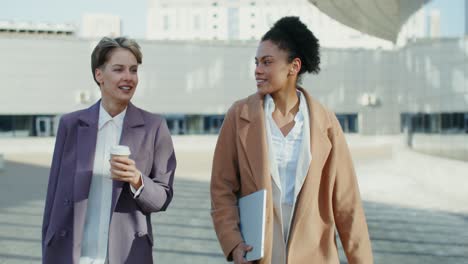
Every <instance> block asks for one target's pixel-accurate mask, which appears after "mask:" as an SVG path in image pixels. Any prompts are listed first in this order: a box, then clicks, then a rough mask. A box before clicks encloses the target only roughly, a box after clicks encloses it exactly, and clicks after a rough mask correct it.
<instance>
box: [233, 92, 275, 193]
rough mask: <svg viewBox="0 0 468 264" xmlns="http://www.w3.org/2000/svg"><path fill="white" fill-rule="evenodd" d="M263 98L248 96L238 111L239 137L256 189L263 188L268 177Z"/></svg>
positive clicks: (256, 95) (255, 95)
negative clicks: (245, 102) (239, 111)
mask: <svg viewBox="0 0 468 264" xmlns="http://www.w3.org/2000/svg"><path fill="white" fill-rule="evenodd" d="M262 103H263V99H262V98H261V96H260V95H258V94H254V95H252V96H250V97H249V98H248V101H247V104H245V105H244V106H243V107H242V109H241V113H240V119H241V120H240V122H239V137H240V141H241V145H242V147H243V149H244V151H245V154H246V156H247V160H248V163H249V166H250V169H251V172H252V176H253V181H254V183H255V185H256V187H257V189H260V188H264V186H267V185H266V184H265V182H264V181H265V178H267V177H270V172H269V168H268V149H267V143H266V136H265V133H266V132H265V120H264V116H263V113H264V111H263V106H262Z"/></svg>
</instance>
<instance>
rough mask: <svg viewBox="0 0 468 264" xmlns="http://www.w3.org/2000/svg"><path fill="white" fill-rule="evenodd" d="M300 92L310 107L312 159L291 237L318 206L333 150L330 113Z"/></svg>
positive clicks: (298, 201)
mask: <svg viewBox="0 0 468 264" xmlns="http://www.w3.org/2000/svg"><path fill="white" fill-rule="evenodd" d="M299 90H300V91H301V92H303V93H304V95H305V98H306V101H307V105H308V107H309V114H310V116H309V122H310V149H311V155H312V158H311V161H310V166H309V168H308V173H307V176H306V178H304V180H303V184H302V185H301V186H303V185H307V188H301V189H300V191H299V192H298V194H297V195H298V196H297V200H296V204H295V210H294V216H293V222H292V226H291V230H290V234H291V235H290V237H292V236H294V233H295V232H296V231H295V228H294V227H295V226H296V225H297V223H299V222H300V221H301V219H302V217H303V216H304V215H306V214H307V212H308V211H309V210H311V207H314V206H316V205H317V199H318V192H319V186H320V181H321V179H322V170H323V167H324V165H325V161H326V160H327V157H328V155H329V154H330V150H331V143H330V140H329V139H328V137H327V129H328V127H329V126H330V121H329V118H328V113H327V112H326V110H324V109H323V108H322V107H321V106H320V105H319V104H318V102H315V101H314V100H313V99H312V98H311V97H310V96H309V94H308V93H307V92H306V91H305V90H304V89H302V88H299Z"/></svg>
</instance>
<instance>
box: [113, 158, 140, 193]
mask: <svg viewBox="0 0 468 264" xmlns="http://www.w3.org/2000/svg"><path fill="white" fill-rule="evenodd" d="M110 165H111V168H110V172H111V179H113V180H117V181H123V182H128V183H130V184H131V185H132V186H133V188H135V189H139V188H140V187H141V184H142V183H141V172H140V171H139V170H138V169H137V168H136V167H135V161H134V160H132V159H130V158H127V157H112V158H111V160H110Z"/></svg>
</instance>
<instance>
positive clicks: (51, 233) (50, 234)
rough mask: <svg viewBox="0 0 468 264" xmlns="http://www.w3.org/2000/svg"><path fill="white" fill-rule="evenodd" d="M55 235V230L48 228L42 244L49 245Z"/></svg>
mask: <svg viewBox="0 0 468 264" xmlns="http://www.w3.org/2000/svg"><path fill="white" fill-rule="evenodd" d="M54 236H55V231H53V230H48V231H47V233H46V236H45V239H44V244H45V245H46V246H49V245H50V243H51V242H52V240H53V238H54Z"/></svg>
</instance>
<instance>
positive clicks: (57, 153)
mask: <svg viewBox="0 0 468 264" xmlns="http://www.w3.org/2000/svg"><path fill="white" fill-rule="evenodd" d="M66 140H67V130H66V128H65V122H64V121H63V118H61V119H60V122H59V127H58V131H57V137H56V139H55V147H54V154H53V157H52V165H51V168H50V174H49V183H48V184H47V195H46V200H45V208H44V215H43V220H42V243H41V244H42V249H43V250H44V247H45V244H44V243H45V236H46V233H47V229H48V227H49V222H50V215H51V211H52V207H53V204H54V200H55V199H54V197H55V191H56V189H57V182H58V176H59V174H60V168H61V163H62V156H63V148H64V145H65V142H66Z"/></svg>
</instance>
